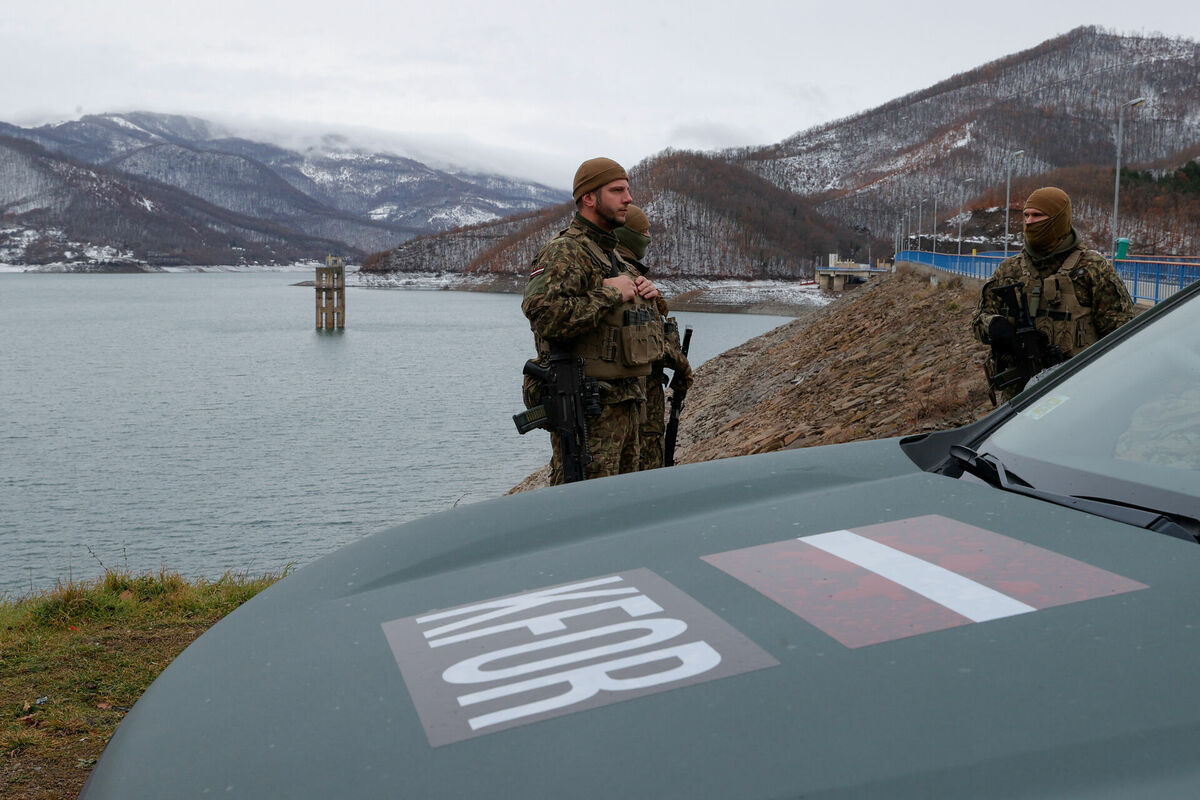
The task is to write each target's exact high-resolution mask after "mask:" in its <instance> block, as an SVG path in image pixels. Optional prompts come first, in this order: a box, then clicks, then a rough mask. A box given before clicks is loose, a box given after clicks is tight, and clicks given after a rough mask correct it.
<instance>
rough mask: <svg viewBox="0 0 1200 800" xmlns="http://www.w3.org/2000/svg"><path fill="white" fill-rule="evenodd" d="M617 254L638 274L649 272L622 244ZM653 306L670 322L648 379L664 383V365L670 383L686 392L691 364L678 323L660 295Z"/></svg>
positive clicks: (689, 381) (688, 386)
mask: <svg viewBox="0 0 1200 800" xmlns="http://www.w3.org/2000/svg"><path fill="white" fill-rule="evenodd" d="M617 254H618V255H620V256H621V258H623V259H624V260H625V262H626V263H627V264H629V266H630V267H632V268H633V270H634V271H635V272H637V273H638V274H639V275H643V276H644V275H647V274H648V273H649V272H650V268H649V267H647V266H646V265H645V264H643V263H642V262H640V261H638V260H637V259H636V258H634V257H633V253H632V252H630V250H629V248H627V247H625V246H624V245H622V244H618V245H617ZM655 308H656V309H657V310H658V315H659V316H660V317H661V318H662V319H663V321H664V323H668V322H669V323H670V324H668V325H667V326H666V327H667V331H666V338H665V341H664V347H663V357H662V358H661V359H660V360H659V361H656V362H655V364H654V371H653V372H652V373H651V378H650V380H651V381H658V382H659V383H664V382H665V376H664V375H663V368H664V367H665V368H667V369H669V370H672V371H673V373H674V376H673V377H672V379H671V385H672V386H681V387H682V388H683V391H684V392H687V391H688V390H689V389H691V388H692V365H691V364H689V363H688V360H687V356H686V355H684V353H683V343H682V341H681V340H680V338H679V324H678V323H677V322H675V321H674V320H673V319H671V309H670V308H669V307H668V306H667V301H666V300H664V299H663V298H662V297H659V298H658V299H657V300H656V301H655Z"/></svg>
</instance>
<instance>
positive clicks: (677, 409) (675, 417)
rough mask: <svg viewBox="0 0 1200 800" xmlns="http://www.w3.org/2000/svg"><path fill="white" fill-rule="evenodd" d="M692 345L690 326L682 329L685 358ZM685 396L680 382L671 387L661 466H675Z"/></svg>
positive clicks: (672, 379) (682, 350)
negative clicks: (680, 417)
mask: <svg viewBox="0 0 1200 800" xmlns="http://www.w3.org/2000/svg"><path fill="white" fill-rule="evenodd" d="M691 344H692V326H691V325H688V326H687V327H686V328H684V329H683V344H682V345H681V346H680V348H679V350H680V352H682V353H683V355H684V356H685V357H686V356H687V354H688V348H689V347H690V346H691ZM671 383H672V384H675V377H674V376H672V377H671ZM686 396H687V389H685V388H684V387H683V383H682V381H681V382H680V383H679V384H676V385H674V386H673V387H672V391H671V415H670V417H668V419H667V432H666V435H665V436H664V437H663V466H664V467H673V466H675V439H676V438H677V437H678V436H679V415H680V413H682V412H683V400H684V398H685V397H686Z"/></svg>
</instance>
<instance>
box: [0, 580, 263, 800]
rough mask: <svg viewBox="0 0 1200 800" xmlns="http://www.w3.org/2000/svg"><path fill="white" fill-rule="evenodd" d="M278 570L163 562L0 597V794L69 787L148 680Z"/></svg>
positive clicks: (69, 790)
mask: <svg viewBox="0 0 1200 800" xmlns="http://www.w3.org/2000/svg"><path fill="white" fill-rule="evenodd" d="M285 574H286V571H285ZM282 577H283V575H282V574H269V575H263V576H260V577H248V576H243V575H225V576H223V577H222V578H220V579H219V580H216V581H206V580H199V581H188V580H186V579H184V578H182V577H181V576H179V575H178V574H177V573H174V572H170V571H167V570H162V571H160V572H158V573H151V574H143V575H135V574H130V573H128V572H122V571H116V570H109V571H107V572H106V574H105V575H104V577H103V578H99V579H97V580H94V581H68V582H66V583H59V585H58V586H56V587H55V588H54V589H53V590H51V591H48V592H45V593H42V594H38V595H34V596H30V597H26V598H21V599H18V600H14V601H4V602H0V797H2V798H39V800H41V799H42V798H69V797H75V796H77V795H78V793H79V790H80V789H81V788H82V786H83V783H84V781H85V780H86V779H87V775H88V773H89V771H90V770H91V768H92V765H94V764H95V763H96V759H97V758H98V757H99V756H100V752H101V750H103V748H104V745H105V743H106V742H107V741H108V738H109V737H110V736H111V735H112V733H113V731H114V730H115V729H116V727H117V724H118V723H119V722H120V721H121V719H122V718H123V717H124V716H125V713H126V712H127V711H128V710H129V709H130V708H131V707H132V706H133V704H134V702H135V701H136V700H137V698H138V697H140V696H141V694H142V692H143V691H145V689H146V687H147V686H149V685H150V682H151V681H153V680H154V678H155V677H157V676H158V674H159V673H160V672H161V671H162V670H163V669H164V668H165V667H166V666H167V664H169V663H170V662H171V660H172V659H174V658H175V656H177V655H178V654H179V653H180V652H182V651H183V649H184V648H185V647H187V646H188V645H189V644H190V643H191V642H192V641H193V640H195V639H196V638H197V637H198V636H199V635H200V634H202V633H203V632H204V631H205V630H207V629H208V628H209V627H210V626H211V625H212V624H213V623H215V622H216V621H217V620H219V619H221V617H223V616H225V615H226V614H228V613H229V612H230V611H232V610H233V609H234V608H236V607H237V606H239V605H241V604H242V603H244V602H245V601H246V600H249V599H250V598H251V597H253V596H254V595H255V594H257V593H258V592H260V591H262V590H263V589H265V588H266V587H268V586H270V585H271V584H272V583H274V582H275V581H277V580H279V579H280V578H282Z"/></svg>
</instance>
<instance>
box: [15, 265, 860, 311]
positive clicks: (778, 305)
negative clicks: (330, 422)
mask: <svg viewBox="0 0 1200 800" xmlns="http://www.w3.org/2000/svg"><path fill="white" fill-rule="evenodd" d="M320 266H322V264H321V263H320V262H315V261H314V262H311V263H307V264H285V265H253V266H248V265H228V264H227V265H207V266H203V265H197V266H186V267H177V266H169V267H149V268H140V269H128V268H126V267H124V266H123V267H122V268H119V269H116V268H111V267H110V268H105V267H104V266H101V265H95V264H88V265H80V264H0V274H14V275H137V274H147V275H151V274H157V275H161V274H167V275H172V274H189V273H215V274H228V273H245V274H249V273H290V274H297V275H298V274H304V273H308V274H310V275H311V274H312V273H313V270H314V269H315V268H316V267H320ZM525 282H526V279H525V277H524V276H523V275H513V274H487V275H464V274H462V273H457V272H440V273H439V272H388V273H374V272H367V273H364V272H362V271H360V270H359V268H358V267H354V266H347V268H346V286H347V287H351V288H360V289H408V290H416V291H456V292H489V293H497V294H521V293H522V292H524V290H525ZM655 283H656V284H657V285H658V287H659V289H661V290H662V293H663V296H664V297H665V298H666V300H667V303H668V305H669V306H670V308H671V310H672V311H685V312H702V313H703V312H707V313H713V314H762V315H767V316H781V317H799V316H804V315H806V314H808V313H810V312H812V311H815V310H817V309H819V308H822V307H824V306H826V305H828V304H829V303H831V302H833V301H834V300H835V299H836V298H837V295H834V294H829V293H826V292H823V291H821V290H820V289H818V288H817V287H816V284H815V283H813V282H811V281H785V280H777V279H762V278H745V279H740V278H715V279H709V278H688V277H663V278H659V279H657V280H655ZM293 285H294V286H308V287H311V286H314V285H315V280H305V281H297V282H296V283H294V284H293Z"/></svg>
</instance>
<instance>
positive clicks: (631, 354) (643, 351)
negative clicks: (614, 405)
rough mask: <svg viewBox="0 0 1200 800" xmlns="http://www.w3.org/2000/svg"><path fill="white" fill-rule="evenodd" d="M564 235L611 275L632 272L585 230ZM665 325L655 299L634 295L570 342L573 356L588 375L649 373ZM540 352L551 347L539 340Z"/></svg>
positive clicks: (610, 377)
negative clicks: (581, 360)
mask: <svg viewBox="0 0 1200 800" xmlns="http://www.w3.org/2000/svg"><path fill="white" fill-rule="evenodd" d="M561 235H562V236H565V237H567V238H569V239H573V240H575V241H576V242H577V243H578V244H579V245H581V246H582V247H583V248H584V249H586V250H587V251H588V255H589V256H591V258H592V260H593V261H595V262H596V263H597V265H599V266H600V267H601V268H602V269H603V270H604V271H605V272H606V273H608V274H609V277H616V276H617V275H619V274H622V273H624V274H626V275H629V277H631V278H632V277H633V275H632V274H630V273H629V270H628V268H625V267H624V265H623V264H621V262H620V261H619V260H617V258H616V257H615V255H610V254H609V253H606V252H605V251H604V249H603V248H601V247H600V245H598V244H596V242H595V241H593V240H592V239H591V237H589V236H588V235H587V234H586V233H584V232H583V231H582V230H577V229H571V228H568V229H567V230H566V231H564V232H563V233H562V234H561ZM663 340H664V336H663V326H662V319H661V318H660V317H659V315H658V309H657V308H656V307H655V305H654V304H653V302H646V301H645V300H643V299H642V298H641V297H638V296H636V295H635V296H634V298H633V300H632V301H631V302H627V303H624V302H623V303H619V304H618V305H617V306H616V307H614V308H611V309H609V310H608V311H607V312H606V313H605V314H604V316H603V317H601V318H600V322H599V324H598V325H597V326H596V327H595V328H594V329H592V330H591V331H589V332H588V333H585V334H583V335H582V336H577V337H576V338H575V339H572V340H571V342H570V345H571V348H572V352H573V353H574V355H576V356H578V357H580V358H582V359H583V374H584V375H586V376H588V377H589V378H598V379H600V380H615V379H617V378H640V377H643V376H645V375H649V374H650V367H651V365H652V364H653V363H654V362H655V361H657V360H658V359H660V358H662V355H663ZM537 345H538V354H539V355H542V356H548V355H549V354H550V346H549V343H547V342H546V341H544V340H542V339H540V337H539V339H538V343H537Z"/></svg>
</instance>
